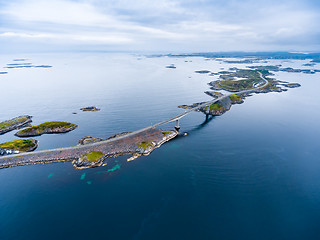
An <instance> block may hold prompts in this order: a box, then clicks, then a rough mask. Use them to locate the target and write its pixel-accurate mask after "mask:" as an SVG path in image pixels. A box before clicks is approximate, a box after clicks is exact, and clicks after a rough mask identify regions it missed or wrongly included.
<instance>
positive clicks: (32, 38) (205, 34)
mask: <svg viewBox="0 0 320 240" xmlns="http://www.w3.org/2000/svg"><path fill="white" fill-rule="evenodd" d="M319 23H320V1H319V0H131V1H129V0H104V1H103V0H10V1H9V0H5V1H4V0H0V52H10V51H12V52H19V51H20V52H21V51H25V52H33V51H34V52H39V51H40V52H41V51H77V50H82V51H90V50H95V51H99V50H103V51H124V52H125V51H130V52H134V51H137V52H219V51H318V52H319V51H320V27H319Z"/></svg>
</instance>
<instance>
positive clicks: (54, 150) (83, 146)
mask: <svg viewBox="0 0 320 240" xmlns="http://www.w3.org/2000/svg"><path fill="white" fill-rule="evenodd" d="M258 73H259V75H260V77H261V79H262V80H263V81H265V83H264V84H263V85H262V86H259V87H257V88H254V89H250V90H244V91H239V92H233V93H230V94H227V95H223V96H221V97H219V98H216V99H214V100H212V101H209V102H205V103H203V104H201V105H198V106H197V107H194V108H191V109H189V110H187V111H185V112H184V113H181V114H179V115H177V116H174V117H172V118H169V119H167V120H165V121H162V122H159V123H156V124H154V125H151V126H148V127H145V128H142V129H139V130H137V131H134V132H131V133H128V134H126V135H123V136H121V137H117V138H113V139H109V140H104V141H101V142H96V143H92V144H90V145H91V146H98V145H101V144H105V143H109V142H113V141H115V140H119V139H122V138H126V137H128V136H132V135H135V134H137V133H140V132H144V131H146V130H148V129H150V128H155V127H158V126H161V125H164V124H167V123H170V122H174V121H177V120H179V119H180V118H183V117H185V116H186V115H188V114H189V113H191V112H193V111H195V110H198V109H199V108H202V107H206V106H208V105H211V104H214V103H216V102H218V101H220V100H222V99H224V98H226V97H229V96H230V95H232V94H242V93H250V92H253V91H255V90H256V89H260V88H263V87H265V86H266V85H267V84H268V83H269V82H268V80H266V79H265V78H264V77H263V75H262V73H261V72H258ZM88 146H89V144H87V145H77V146H73V147H65V148H55V149H47V150H40V151H34V152H27V153H19V154H14V155H7V156H4V157H0V160H3V159H7V158H15V157H18V156H26V155H34V154H39V153H49V152H58V151H64V150H72V149H81V148H88Z"/></svg>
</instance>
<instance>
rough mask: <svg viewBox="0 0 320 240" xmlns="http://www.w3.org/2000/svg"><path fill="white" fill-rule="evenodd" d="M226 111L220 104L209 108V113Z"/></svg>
mask: <svg viewBox="0 0 320 240" xmlns="http://www.w3.org/2000/svg"><path fill="white" fill-rule="evenodd" d="M224 110H225V108H224V107H223V106H222V105H221V104H219V103H215V104H211V105H210V106H209V111H224Z"/></svg>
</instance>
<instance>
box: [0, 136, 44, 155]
mask: <svg viewBox="0 0 320 240" xmlns="http://www.w3.org/2000/svg"><path fill="white" fill-rule="evenodd" d="M37 147H38V141H37V140H34V139H20V140H13V141H10V142H5V143H1V144H0V155H9V154H17V153H20V152H31V151H34V150H35V149H36V148H37Z"/></svg>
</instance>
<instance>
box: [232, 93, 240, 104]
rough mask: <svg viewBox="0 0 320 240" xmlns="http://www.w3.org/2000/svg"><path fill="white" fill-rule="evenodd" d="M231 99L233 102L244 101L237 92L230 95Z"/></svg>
mask: <svg viewBox="0 0 320 240" xmlns="http://www.w3.org/2000/svg"><path fill="white" fill-rule="evenodd" d="M230 100H231V102H232V103H233V102H240V101H242V98H241V97H240V96H239V95H237V94H231V95H230Z"/></svg>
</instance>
